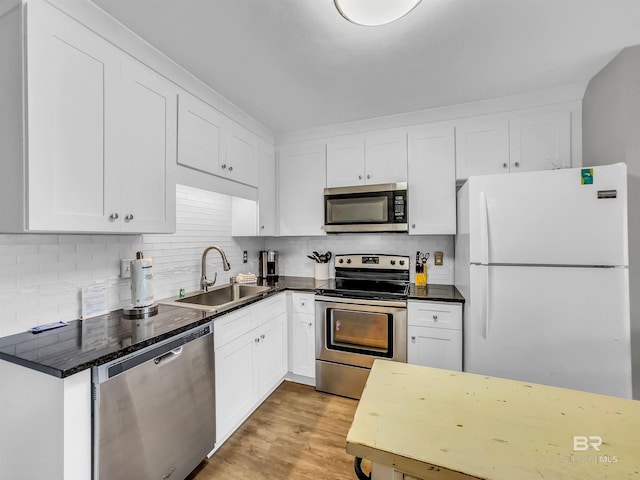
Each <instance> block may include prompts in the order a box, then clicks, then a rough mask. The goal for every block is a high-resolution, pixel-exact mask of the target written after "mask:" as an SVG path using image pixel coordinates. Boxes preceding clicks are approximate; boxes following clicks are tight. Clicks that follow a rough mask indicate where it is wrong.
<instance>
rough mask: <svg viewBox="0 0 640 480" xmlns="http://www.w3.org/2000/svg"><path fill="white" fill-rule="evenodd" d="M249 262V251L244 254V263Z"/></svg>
mask: <svg viewBox="0 0 640 480" xmlns="http://www.w3.org/2000/svg"><path fill="white" fill-rule="evenodd" d="M248 260H249V255H247V251H246V250H245V251H244V252H242V263H247V261H248Z"/></svg>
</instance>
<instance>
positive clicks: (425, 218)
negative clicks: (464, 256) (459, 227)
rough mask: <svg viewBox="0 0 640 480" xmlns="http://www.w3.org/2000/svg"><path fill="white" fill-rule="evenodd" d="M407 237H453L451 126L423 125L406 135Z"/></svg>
mask: <svg viewBox="0 0 640 480" xmlns="http://www.w3.org/2000/svg"><path fill="white" fill-rule="evenodd" d="M407 188H408V191H407V197H408V200H409V234H417V235H449V234H451V235H453V234H455V233H456V177H455V143H454V128H453V126H446V127H445V126H441V127H438V126H431V125H424V126H421V127H416V128H413V129H412V130H410V131H409V182H408V186H407Z"/></svg>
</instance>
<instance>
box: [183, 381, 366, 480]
mask: <svg viewBox="0 0 640 480" xmlns="http://www.w3.org/2000/svg"><path fill="white" fill-rule="evenodd" d="M357 405H358V402H357V401H356V400H351V399H349V398H343V397H338V396H335V395H328V394H325V393H321V392H316V390H315V389H314V388H313V387H309V386H307V385H301V384H298V383H293V382H284V383H282V385H280V386H279V387H278V389H276V391H275V392H273V394H272V395H271V396H270V397H269V398H268V399H267V400H265V402H264V403H263V404H262V405H261V406H260V407H259V408H258V409H257V410H256V411H255V412H254V413H253V415H251V417H249V418H248V419H247V421H246V422H244V423H243V424H242V425H241V426H240V428H239V429H238V430H236V432H235V433H234V434H233V435H232V436H231V437H230V438H229V439H228V440H227V441H226V442H225V444H224V445H222V447H220V449H219V450H218V451H217V452H216V453H215V454H214V455H213V456H212V457H211V458H210V459H207V460H205V461H204V462H202V463H201V464H200V465H199V466H198V468H197V469H196V470H195V471H194V472H193V473H192V474H191V475H190V476H189V477H188V478H187V480H222V479H225V480H236V479H237V480H246V479H265V480H266V479H269V480H274V479H282V480H298V479H336V480H353V479H354V478H355V475H354V473H353V457H352V456H350V455H349V454H347V452H346V450H345V448H346V438H347V432H348V430H349V427H350V426H351V422H352V420H353V415H354V413H355V411H356V407H357Z"/></svg>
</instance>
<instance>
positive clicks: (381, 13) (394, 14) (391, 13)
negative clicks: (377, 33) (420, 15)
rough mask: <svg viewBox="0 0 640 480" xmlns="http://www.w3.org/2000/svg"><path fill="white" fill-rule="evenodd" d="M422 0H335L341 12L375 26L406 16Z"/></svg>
mask: <svg viewBox="0 0 640 480" xmlns="http://www.w3.org/2000/svg"><path fill="white" fill-rule="evenodd" d="M421 1H422V0H333V2H334V3H335V5H336V8H337V9H338V11H339V12H340V14H341V15H342V16H343V17H344V18H346V19H347V20H349V21H350V22H351V23H355V24H356V25H363V26H365V27H373V26H377V25H384V24H386V23H391V22H393V21H394V20H398V19H399V18H401V17H404V16H405V15H406V14H407V13H409V12H410V11H411V10H413V9H414V8H416V7H417V6H418V4H419V3H420V2H421Z"/></svg>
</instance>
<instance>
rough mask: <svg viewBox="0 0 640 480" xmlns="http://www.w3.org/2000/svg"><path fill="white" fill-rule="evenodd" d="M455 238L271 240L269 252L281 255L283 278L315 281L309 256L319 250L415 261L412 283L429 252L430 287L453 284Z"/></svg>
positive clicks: (345, 236)
mask: <svg viewBox="0 0 640 480" xmlns="http://www.w3.org/2000/svg"><path fill="white" fill-rule="evenodd" d="M453 238H454V237H453V236H447V235H433V236H413V235H406V234H378V235H375V234H336V235H327V236H326V237H280V238H269V239H267V241H266V244H265V246H266V248H267V249H273V250H278V251H279V252H280V274H281V275H289V276H302V277H312V276H313V274H314V262H313V260H310V259H308V258H307V255H308V254H310V253H311V252H313V251H314V250H316V251H317V252H319V253H325V252H326V251H327V250H330V251H331V252H332V253H333V254H334V255H336V254H347V253H373V254H374V253H387V254H395V255H408V256H409V257H411V281H412V282H413V281H415V277H414V274H415V268H414V261H413V260H414V259H415V255H416V251H418V250H419V251H421V252H429V253H430V254H431V256H430V258H429V260H428V261H427V274H428V282H429V283H446V284H453V270H454V269H453V258H454V252H453ZM435 251H441V252H444V264H443V265H442V266H438V267H436V266H434V265H433V257H434V255H433V252H435ZM329 267H330V269H329V276H331V277H332V276H333V275H334V272H335V270H334V263H333V259H332V260H331V262H330V265H329Z"/></svg>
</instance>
